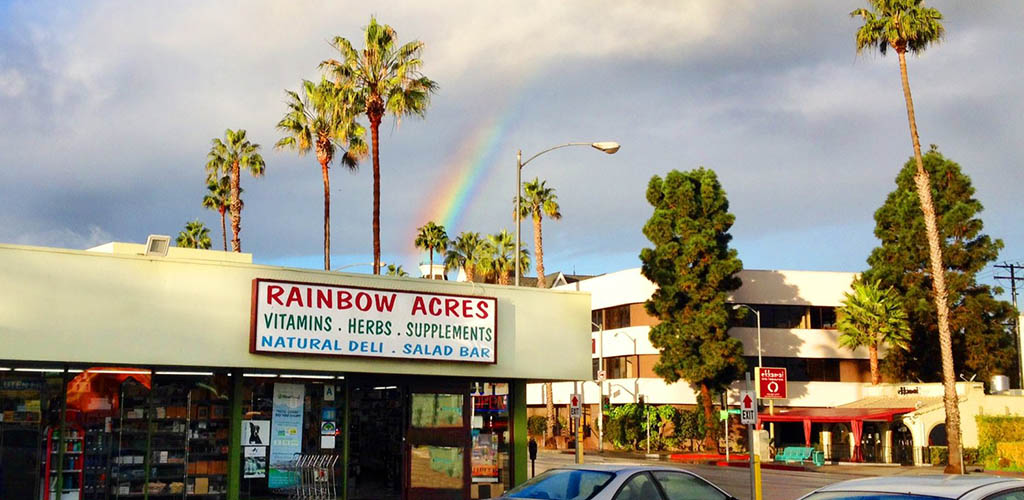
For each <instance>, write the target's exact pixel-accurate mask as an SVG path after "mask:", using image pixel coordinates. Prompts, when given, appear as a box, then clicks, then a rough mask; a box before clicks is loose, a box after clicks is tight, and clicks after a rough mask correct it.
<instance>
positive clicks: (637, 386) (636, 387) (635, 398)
mask: <svg viewBox="0 0 1024 500" xmlns="http://www.w3.org/2000/svg"><path fill="white" fill-rule="evenodd" d="M620 333H621V334H622V335H623V336H624V337H626V338H627V339H629V340H632V341H633V362H634V363H635V364H636V366H634V367H633V371H634V372H636V373H634V375H636V376H635V377H633V402H634V403H639V402H640V396H639V394H640V358H639V356H637V354H636V337H634V336H632V335H630V334H628V333H626V332H615V333H613V334H612V337H618V336H619V334H620ZM623 389H625V387H623Z"/></svg>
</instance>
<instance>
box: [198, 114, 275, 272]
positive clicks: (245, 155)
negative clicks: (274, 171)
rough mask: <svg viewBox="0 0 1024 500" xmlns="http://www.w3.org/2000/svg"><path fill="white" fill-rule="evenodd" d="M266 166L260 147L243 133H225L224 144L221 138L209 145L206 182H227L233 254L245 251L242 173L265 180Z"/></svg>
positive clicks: (229, 131) (234, 131)
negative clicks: (242, 234)
mask: <svg viewBox="0 0 1024 500" xmlns="http://www.w3.org/2000/svg"><path fill="white" fill-rule="evenodd" d="M266 168H267V164H266V163H265V162H264V161H263V155H262V154H260V145H259V144H256V143H255V142H252V141H250V140H249V139H248V138H247V137H246V132H245V130H244V129H238V130H231V129H227V130H225V131H224V140H223V141H222V140H220V138H219V137H215V138H213V140H211V141H210V152H209V153H207V154H206V172H207V181H211V180H213V181H215V180H217V179H221V178H225V177H226V178H227V179H228V185H229V195H230V197H231V202H230V205H229V208H228V212H229V214H230V215H231V234H232V239H231V250H232V251H233V252H241V251H242V240H241V239H240V238H239V236H238V233H240V232H241V231H242V197H241V193H242V188H241V177H242V171H243V170H245V171H247V172H249V173H250V174H252V176H253V177H261V176H263V173H264V171H265V170H266Z"/></svg>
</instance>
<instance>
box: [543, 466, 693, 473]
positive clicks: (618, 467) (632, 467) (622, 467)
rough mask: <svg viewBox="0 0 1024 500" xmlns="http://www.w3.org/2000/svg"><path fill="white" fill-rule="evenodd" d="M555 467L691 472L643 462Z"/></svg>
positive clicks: (616, 470) (606, 470)
mask: <svg viewBox="0 0 1024 500" xmlns="http://www.w3.org/2000/svg"><path fill="white" fill-rule="evenodd" d="M555 469H570V470H590V471H598V472H611V473H616V474H617V473H620V472H633V471H642V470H653V471H662V470H664V471H670V472H685V473H687V474H692V472H689V471H685V470H682V469H679V468H676V467H668V466H665V465H645V464H592V465H586V464H584V465H575V464H574V465H562V466H558V467H552V468H551V470H555Z"/></svg>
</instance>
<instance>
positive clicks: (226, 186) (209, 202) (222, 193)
mask: <svg viewBox="0 0 1024 500" xmlns="http://www.w3.org/2000/svg"><path fill="white" fill-rule="evenodd" d="M206 190H207V191H208V193H207V194H206V196H204V197H203V208H208V209H210V210H213V211H216V212H217V213H218V214H220V234H221V239H222V240H224V251H225V252H227V251H228V230H227V226H226V225H225V222H224V220H225V214H226V213H227V211H228V209H229V208H230V207H231V180H230V179H228V178H227V177H221V178H220V179H210V178H207V179H206ZM244 192H245V190H244V189H242V188H241V187H239V188H238V196H239V198H241V196H242V193H244ZM242 208H245V202H244V201H243V202H242Z"/></svg>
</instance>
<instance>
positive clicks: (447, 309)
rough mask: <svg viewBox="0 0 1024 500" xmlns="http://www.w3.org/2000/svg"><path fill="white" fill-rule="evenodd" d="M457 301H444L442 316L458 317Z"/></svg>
mask: <svg viewBox="0 0 1024 500" xmlns="http://www.w3.org/2000/svg"><path fill="white" fill-rule="evenodd" d="M458 309H459V301H458V300H456V299H444V315H445V316H455V317H456V318H458V317H459V310H458Z"/></svg>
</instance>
